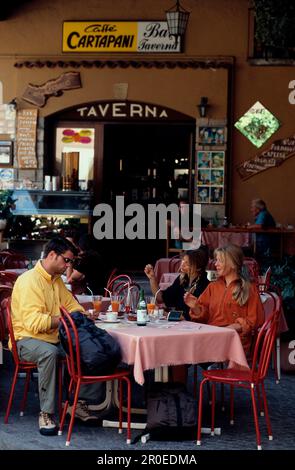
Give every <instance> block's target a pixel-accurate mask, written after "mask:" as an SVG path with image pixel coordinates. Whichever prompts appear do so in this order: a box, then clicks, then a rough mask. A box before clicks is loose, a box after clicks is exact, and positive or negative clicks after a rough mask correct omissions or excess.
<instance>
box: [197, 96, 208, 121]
mask: <svg viewBox="0 0 295 470" xmlns="http://www.w3.org/2000/svg"><path fill="white" fill-rule="evenodd" d="M197 106H198V109H199V114H200V117H202V118H203V117H206V114H207V110H208V108H210V104H208V98H207V96H202V97H201V101H200V103H199V104H198V105H197Z"/></svg>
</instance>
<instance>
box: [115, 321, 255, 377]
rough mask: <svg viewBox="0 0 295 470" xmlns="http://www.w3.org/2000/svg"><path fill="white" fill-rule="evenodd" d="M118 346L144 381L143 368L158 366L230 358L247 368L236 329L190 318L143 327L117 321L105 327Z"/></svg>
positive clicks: (123, 356)
mask: <svg viewBox="0 0 295 470" xmlns="http://www.w3.org/2000/svg"><path fill="white" fill-rule="evenodd" d="M108 332H109V333H110V334H111V335H112V336H114V337H115V338H116V339H117V340H118V342H119V343H120V346H121V351H122V360H123V362H125V363H127V364H130V365H131V364H133V365H134V371H133V373H134V378H135V381H136V382H138V383H139V384H141V385H142V384H143V383H144V371H145V370H149V369H155V368H157V367H161V366H168V365H179V364H198V363H200V362H223V361H226V360H229V361H230V366H235V367H239V368H248V363H247V360H246V357H245V353H244V350H243V347H242V344H241V341H240V338H239V335H238V334H237V332H236V331H234V330H231V329H229V328H220V327H216V326H208V325H201V324H199V323H192V322H186V321H183V322H179V323H177V324H174V323H173V322H159V323H155V324H153V323H151V324H148V325H147V326H146V327H140V326H136V325H133V324H128V323H127V324H126V323H125V324H124V323H120V324H117V325H116V327H115V328H110V329H108Z"/></svg>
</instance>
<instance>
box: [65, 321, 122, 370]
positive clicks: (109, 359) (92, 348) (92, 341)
mask: <svg viewBox="0 0 295 470" xmlns="http://www.w3.org/2000/svg"><path fill="white" fill-rule="evenodd" d="M71 318H72V319H73V321H74V323H75V325H76V328H77V331H78V336H79V342H80V354H81V369H82V373H83V375H109V374H112V373H113V372H114V370H115V369H116V367H117V366H118V364H119V362H120V361H121V351H120V346H119V344H118V343H117V341H116V340H115V339H114V338H113V337H112V336H111V335H110V334H109V333H107V331H105V330H102V329H100V328H97V327H96V326H95V324H94V323H93V321H92V320H90V319H89V318H87V317H86V315H83V314H82V313H81V312H74V313H72V314H71ZM66 321H67V320H66ZM69 330H70V333H71V337H72V341H73V347H74V350H75V348H76V345H75V338H74V335H73V332H72V330H71V326H70V325H69ZM59 337H60V342H61V345H62V347H63V349H64V351H65V352H66V353H68V352H69V347H68V339H67V335H66V332H65V328H64V326H63V324H62V323H60V325H59Z"/></svg>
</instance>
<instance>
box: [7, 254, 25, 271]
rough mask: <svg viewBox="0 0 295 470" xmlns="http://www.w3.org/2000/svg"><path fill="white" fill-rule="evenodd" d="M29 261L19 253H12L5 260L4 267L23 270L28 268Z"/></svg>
mask: <svg viewBox="0 0 295 470" xmlns="http://www.w3.org/2000/svg"><path fill="white" fill-rule="evenodd" d="M28 264H29V260H28V259H27V258H26V257H25V256H23V255H21V254H18V253H13V254H12V253H10V254H8V255H7V256H6V257H5V258H4V259H3V266H4V268H5V269H13V268H15V269H22V268H27V266H28Z"/></svg>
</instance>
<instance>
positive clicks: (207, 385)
mask: <svg viewBox="0 0 295 470" xmlns="http://www.w3.org/2000/svg"><path fill="white" fill-rule="evenodd" d="M206 387H207V393H208V401H209V405H211V403H212V397H211V388H210V382H209V380H208V382H207V384H206Z"/></svg>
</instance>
